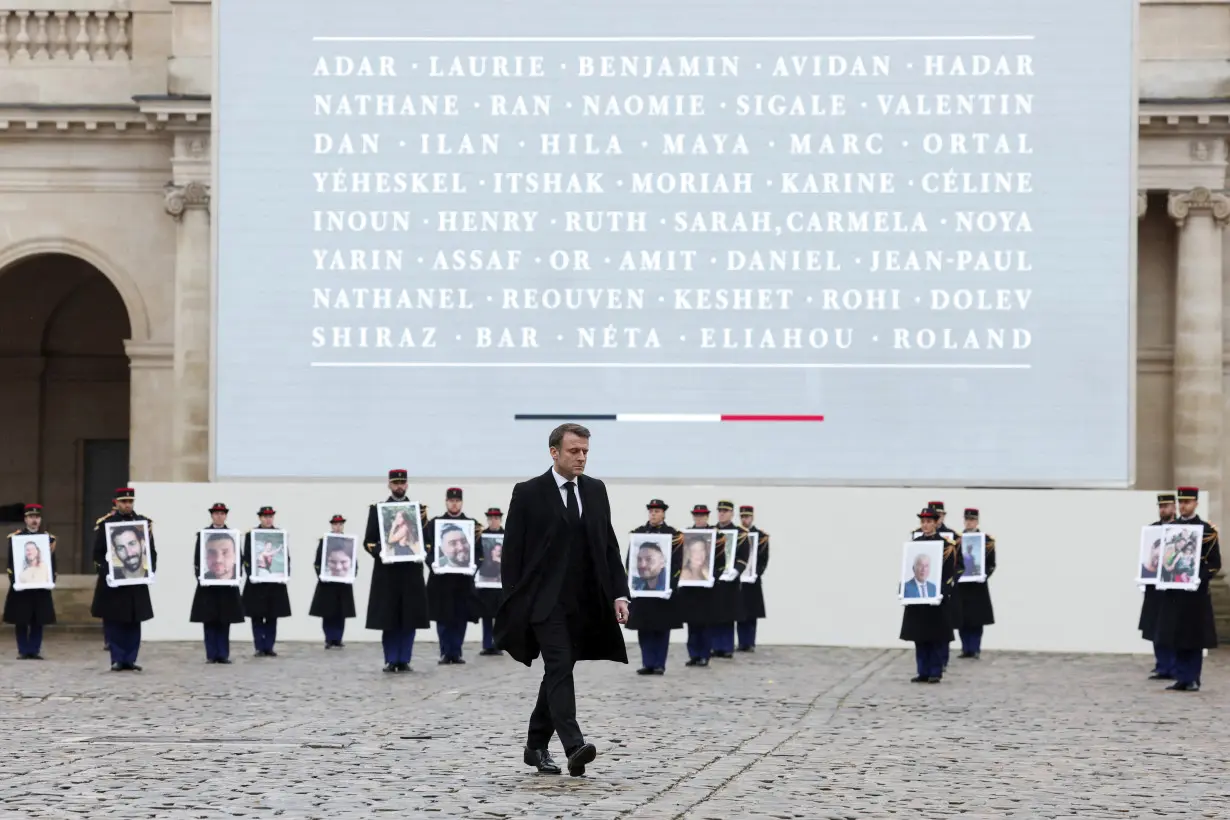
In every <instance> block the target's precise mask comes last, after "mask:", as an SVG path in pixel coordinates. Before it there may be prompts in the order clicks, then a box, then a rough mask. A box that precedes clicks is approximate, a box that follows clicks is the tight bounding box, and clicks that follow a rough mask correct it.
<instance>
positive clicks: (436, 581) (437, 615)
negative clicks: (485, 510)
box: [423, 487, 482, 664]
mask: <svg viewBox="0 0 1230 820" xmlns="http://www.w3.org/2000/svg"><path fill="white" fill-rule="evenodd" d="M461 505H462V497H461V488H460V487H449V488H448V491H447V492H445V494H444V506H445V511H444V514H443V515H438V516H436V517H435V518H433V519H431V520H430V521H428V522H427V526H426V527H425V528H424V531H423V542H424V544H425V545H426V547H427V561H428V564H429V565H430V566H432V567H434V566H435V560H436V522H437V521H474V519H473V518H470V517H469V516H468V515H465V514H463V513H462V512H461ZM481 535H482V527H481V526H479V524H478V522H477V521H474V544H473V545H471V548H472V549H476V548H477V546H476V545H477V544H478V542H479V537H480V536H481ZM474 592H475V590H474V576H473V575H459V574H456V573H437V572H435V571H434V570H433V571H432V573H431V576H430V577H429V578H428V579H427V613H428V615H429V616H430V617H431V619H432V620H433V621H435V622H436V635H437V636H438V637H439V639H440V660H439V663H441V664H450V663H465V659H464V658H462V657H461V647H462V644H464V643H465V639H466V622H467V621H468V622H470V623H477V622H478V600H477V598H476V596H475V595H474Z"/></svg>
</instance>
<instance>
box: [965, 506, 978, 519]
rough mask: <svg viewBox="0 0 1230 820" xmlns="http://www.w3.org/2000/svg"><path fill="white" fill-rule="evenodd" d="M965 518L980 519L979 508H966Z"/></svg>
mask: <svg viewBox="0 0 1230 820" xmlns="http://www.w3.org/2000/svg"><path fill="white" fill-rule="evenodd" d="M965 517H966V518H977V517H978V508H977V507H966V508H965Z"/></svg>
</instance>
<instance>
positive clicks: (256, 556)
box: [248, 527, 290, 584]
mask: <svg viewBox="0 0 1230 820" xmlns="http://www.w3.org/2000/svg"><path fill="white" fill-rule="evenodd" d="M248 534H249V535H250V536H251V539H250V540H251V549H252V552H251V554H250V556H249V558H250V563H249V572H248V581H250V582H251V583H255V584H285V583H289V582H290V536H289V535H288V534H287V532H286V530H279V529H262V528H260V527H258V528H256V529H253V530H249V531H248Z"/></svg>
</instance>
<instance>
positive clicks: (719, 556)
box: [671, 524, 728, 627]
mask: <svg viewBox="0 0 1230 820" xmlns="http://www.w3.org/2000/svg"><path fill="white" fill-rule="evenodd" d="M713 528H714V527H713V525H712V524H710V525H706V526H704V527H688V529H691V530H711V529H713ZM682 555H683V553H682V552H681V553H680V556H681V557H680V562H681V563H680V569H682V568H683V564H682V560H683V558H682ZM725 563H726V539H725V538H724V537H723V536H722V535H721V533H719V534H718V537H717V548H716V554H715V555H714V557H713V572H714V575H717V574H719V573H721V571H722V567H723V565H724V564H725ZM717 585H718V581H717V580H716V579H715V580H714V582H713V586H712V587H693V586H686V587H678V588H677V589H676V590H675V592H674V594H673V595H671V600H672V601H674V602H675V611H676V612H678V613H679V617H680V618H682V619H683V622H684V623H685V624H687V625H688V626H690V627H696V626H711V625H713V624H722V623H726V621H727V620H728V619H727V618H726V617H725V616H724V614H723V613H722V612H721V610H720V609H719V607H718V598H717V593H716V591H715V589H714V587H716V586H717Z"/></svg>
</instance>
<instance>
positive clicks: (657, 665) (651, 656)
mask: <svg viewBox="0 0 1230 820" xmlns="http://www.w3.org/2000/svg"><path fill="white" fill-rule="evenodd" d="M636 641H637V643H639V644H640V645H641V666H643V667H645V668H646V669H665V668H666V655H667V653H668V652H669V651H670V648H671V633H670V630H667V629H642V630H640V631H638V632H637V633H636Z"/></svg>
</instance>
